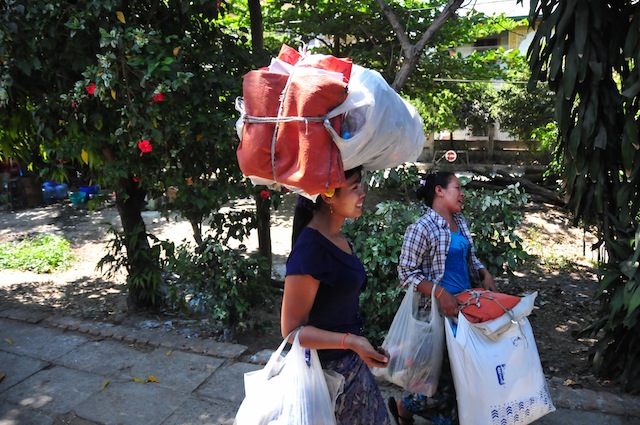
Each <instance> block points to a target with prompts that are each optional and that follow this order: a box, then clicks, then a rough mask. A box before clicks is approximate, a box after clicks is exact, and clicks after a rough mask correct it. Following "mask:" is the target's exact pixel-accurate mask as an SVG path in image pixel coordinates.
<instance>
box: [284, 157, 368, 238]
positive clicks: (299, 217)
mask: <svg viewBox="0 0 640 425" xmlns="http://www.w3.org/2000/svg"><path fill="white" fill-rule="evenodd" d="M360 173H362V167H361V166H359V167H356V168H352V169H350V170H347V171H345V172H344V177H345V180H346V179H349V177H351V176H353V175H354V174H360ZM338 190H340V188H338V189H336V191H338ZM321 202H324V201H323V200H322V197H321V196H320V195H318V197H317V198H316V200H315V202H314V201H312V200H311V199H309V198H307V197H304V196H302V195H298V200H297V202H296V209H295V211H294V212H293V229H292V237H291V239H292V241H291V242H292V243H291V246H293V245H295V244H296V241H297V240H298V236H300V233H301V232H302V229H304V228H305V227H307V224H309V222H310V221H311V219H312V218H313V212H314V211H315V210H317V209H318V208H320V205H321Z"/></svg>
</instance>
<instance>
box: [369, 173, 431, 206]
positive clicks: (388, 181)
mask: <svg viewBox="0 0 640 425" xmlns="http://www.w3.org/2000/svg"><path fill="white" fill-rule="evenodd" d="M419 181H420V170H418V167H416V166H415V165H401V166H399V167H396V168H388V169H386V170H376V171H372V172H371V173H369V174H368V175H367V176H366V184H367V185H368V186H369V187H370V188H374V189H396V190H398V192H399V194H402V195H404V197H405V198H407V199H409V198H410V196H411V195H412V194H413V192H414V190H415V187H416V185H417V184H418V182H419Z"/></svg>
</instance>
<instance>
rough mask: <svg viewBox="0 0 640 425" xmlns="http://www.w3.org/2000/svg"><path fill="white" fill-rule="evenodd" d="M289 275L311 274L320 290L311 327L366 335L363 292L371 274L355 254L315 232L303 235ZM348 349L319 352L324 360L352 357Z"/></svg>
mask: <svg viewBox="0 0 640 425" xmlns="http://www.w3.org/2000/svg"><path fill="white" fill-rule="evenodd" d="M286 274H287V275H302V274H306V275H310V276H312V277H313V278H314V279H317V280H319V281H320V287H319V288H318V293H317V294H316V299H315V301H314V302H313V306H312V307H311V311H310V312H309V323H308V324H309V325H313V326H315V327H317V328H320V329H324V330H327V331H333V332H343V333H346V332H349V333H352V334H355V335H362V333H363V332H362V319H361V318H360V314H359V312H360V300H359V296H360V292H361V291H362V290H363V289H364V288H365V286H366V281H367V274H366V272H365V270H364V267H363V266H362V263H361V262H360V260H359V259H358V257H356V255H355V254H347V253H346V252H344V251H343V250H341V249H340V248H338V247H337V246H336V245H334V244H333V243H332V242H331V241H329V240H328V239H327V238H325V237H324V236H322V234H321V233H320V232H318V231H317V230H315V229H312V228H309V227H306V228H304V229H303V230H302V232H301V233H300V236H299V237H298V240H297V241H296V244H295V246H294V247H293V249H292V250H291V254H289V258H288V259H287V272H286ZM349 353H350V352H349V351H345V350H318V356H319V357H320V360H322V361H325V360H334V359H337V358H340V357H341V356H344V355H346V354H349Z"/></svg>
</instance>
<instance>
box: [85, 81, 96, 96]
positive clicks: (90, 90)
mask: <svg viewBox="0 0 640 425" xmlns="http://www.w3.org/2000/svg"><path fill="white" fill-rule="evenodd" d="M85 89H87V93H89V94H90V95H94V94H96V85H95V83H91V84H89V85H88V86H86V87H85Z"/></svg>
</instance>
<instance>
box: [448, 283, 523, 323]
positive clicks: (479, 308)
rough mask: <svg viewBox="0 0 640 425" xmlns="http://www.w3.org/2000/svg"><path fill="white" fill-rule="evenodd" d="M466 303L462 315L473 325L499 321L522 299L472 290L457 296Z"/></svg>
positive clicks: (499, 293) (498, 293)
mask: <svg viewBox="0 0 640 425" xmlns="http://www.w3.org/2000/svg"><path fill="white" fill-rule="evenodd" d="M456 298H457V299H458V301H461V302H462V303H464V304H463V305H464V306H463V307H462V310H461V311H462V314H464V317H466V318H467V320H468V321H469V322H471V323H482V322H486V321H488V320H493V319H497V318H498V317H500V316H502V315H503V314H504V313H506V312H507V311H508V310H511V309H512V308H513V307H515V306H516V304H518V303H519V302H520V297H517V296H515V295H509V294H503V293H501V292H492V291H485V290H477V289H471V290H468V291H464V292H462V293H460V294H458V295H456Z"/></svg>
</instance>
